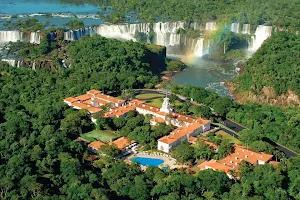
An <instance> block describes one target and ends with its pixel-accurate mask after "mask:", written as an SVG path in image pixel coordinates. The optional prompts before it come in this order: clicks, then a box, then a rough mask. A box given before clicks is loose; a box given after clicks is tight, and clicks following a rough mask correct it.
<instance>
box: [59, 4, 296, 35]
mask: <svg viewBox="0 0 300 200" xmlns="http://www.w3.org/2000/svg"><path fill="white" fill-rule="evenodd" d="M62 1H64V0H62ZM79 2H80V1H79ZM81 2H94V3H96V2H97V3H98V2H99V3H100V5H104V7H111V8H112V9H115V10H118V11H121V12H130V11H133V12H136V13H138V17H139V18H142V19H146V20H148V21H153V20H156V19H162V18H164V19H172V20H186V21H191V20H192V21H200V22H203V21H209V20H218V21H221V22H222V21H227V22H228V21H238V22H240V23H250V24H252V25H254V27H256V25H258V24H262V23H265V22H269V23H272V24H274V25H276V26H280V27H284V28H289V29H291V30H297V29H299V27H300V22H299V15H298V10H297V7H299V2H297V0H287V1H281V0H267V1H264V0H259V1H252V0H246V1H240V0H233V1H232V0H225V1H214V0H206V1H199V0H188V1H185V0H179V1H178V0H166V1H160V0H153V1H147V0H125V1H118V0H99V1H98V0H83V1H81Z"/></svg>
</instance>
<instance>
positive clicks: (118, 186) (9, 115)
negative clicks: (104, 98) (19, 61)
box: [0, 36, 300, 200]
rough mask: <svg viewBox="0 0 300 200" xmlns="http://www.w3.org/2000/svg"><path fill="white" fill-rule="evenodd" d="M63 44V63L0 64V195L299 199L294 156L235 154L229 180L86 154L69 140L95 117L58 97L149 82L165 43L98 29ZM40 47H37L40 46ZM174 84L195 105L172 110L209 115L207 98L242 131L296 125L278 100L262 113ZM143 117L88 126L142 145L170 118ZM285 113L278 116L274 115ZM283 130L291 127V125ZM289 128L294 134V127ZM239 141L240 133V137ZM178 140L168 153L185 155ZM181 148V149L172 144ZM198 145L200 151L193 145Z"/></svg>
mask: <svg viewBox="0 0 300 200" xmlns="http://www.w3.org/2000/svg"><path fill="white" fill-rule="evenodd" d="M48 45H51V44H48ZM45 46H46V44H45ZM34 47H35V46H34V45H32V48H34ZM26 48H29V47H28V46H26ZM64 48H65V54H66V55H65V56H66V57H67V58H66V62H67V63H68V64H71V66H70V67H69V68H63V67H57V68H56V71H51V70H50V69H47V68H43V69H37V70H32V69H31V68H26V67H22V68H14V67H9V66H8V65H7V64H6V63H4V62H1V63H0V88H1V93H0V138H1V141H0V152H1V154H0V155H1V157H0V180H1V181H0V189H1V191H0V195H1V196H0V197H1V199H118V198H119V199H120V198H121V199H141V200H142V199H162V200H164V199H174V200H175V199H187V200H188V199H191V200H192V199H241V198H242V199H272V200H273V199H278V200H279V199H280V200H281V199H298V198H299V187H298V185H299V182H300V177H299V174H300V173H299V172H300V168H299V166H300V164H299V163H300V158H299V156H298V157H295V158H291V159H289V160H286V159H282V161H281V164H280V165H279V166H277V167H273V166H271V165H268V164H267V165H265V166H259V167H256V168H253V167H251V166H249V165H248V164H247V163H245V164H243V165H244V166H242V167H241V180H239V181H237V182H234V181H232V180H230V179H229V178H228V177H227V176H226V175H225V173H222V172H216V171H212V170H207V171H201V172H199V173H197V174H195V175H192V174H189V173H187V172H181V171H163V170H160V169H158V168H151V167H150V168H148V169H147V170H146V172H142V171H140V168H139V166H138V165H135V164H133V165H130V166H129V165H127V164H126V163H124V162H123V161H122V160H121V161H118V160H114V159H112V158H111V157H109V156H108V157H100V158H98V159H96V160H93V159H91V157H89V156H88V153H87V150H86V149H87V145H86V144H84V143H80V142H76V141H74V139H75V138H77V137H78V136H79V135H80V134H82V133H86V132H89V131H90V130H92V129H94V128H95V127H94V126H95V125H94V124H93V123H92V122H91V121H90V116H89V114H88V113H87V112H85V111H84V110H81V111H75V110H73V109H72V108H70V107H68V106H67V105H64V103H63V101H62V100H63V99H64V98H65V97H67V96H72V95H79V94H82V93H84V92H86V91H87V90H89V89H92V88H97V89H100V90H105V91H113V90H122V89H131V88H139V87H141V88H142V87H153V85H154V84H156V83H157V82H158V76H157V74H158V73H160V71H162V70H164V69H165V67H166V66H165V49H164V48H158V47H157V46H153V45H150V46H149V45H145V44H140V43H134V42H121V41H117V40H112V39H105V38H102V37H100V36H93V37H85V38H83V39H81V40H80V41H75V42H72V43H69V44H68V45H67V46H66V47H64ZM48 50H49V49H48ZM19 51H20V50H19ZM41 54H42V56H45V55H44V54H47V51H45V52H41ZM58 66H59V65H58ZM171 68H172V67H171ZM174 90H176V93H179V94H182V95H184V96H187V97H191V98H193V99H194V100H195V101H197V102H200V103H203V104H205V105H203V106H201V107H197V106H196V107H195V106H191V105H190V104H189V102H187V103H186V104H184V105H183V106H182V107H180V108H178V109H180V111H182V112H185V113H192V114H193V115H197V116H206V117H210V116H211V110H210V107H212V108H213V110H214V111H215V112H218V113H220V114H222V115H225V116H226V115H227V116H231V115H234V116H240V117H239V118H238V117H236V120H238V121H242V120H246V119H248V118H249V119H248V121H246V122H247V123H249V124H246V125H247V126H248V127H249V128H250V129H251V130H252V129H253V130H256V129H255V128H256V126H258V125H261V127H265V130H264V129H263V130H264V131H263V132H259V133H258V134H257V135H258V136H257V137H256V139H257V140H259V139H262V136H264V134H266V132H265V131H267V130H268V133H270V134H271V133H274V130H275V129H274V127H277V128H278V131H277V132H276V134H277V133H279V132H280V131H282V130H287V132H286V134H291V132H290V131H291V129H292V128H293V127H294V129H293V131H294V130H295V131H296V130H297V131H299V122H298V121H297V119H298V118H297V115H295V114H297V113H293V112H296V111H295V110H291V111H288V112H287V111H286V113H285V112H284V111H282V110H281V109H280V108H272V109H274V112H271V111H272V109H271V110H270V109H269V108H266V110H265V111H264V112H265V114H260V113H261V112H262V110H261V109H255V108H252V107H251V106H248V107H246V106H242V105H238V104H235V103H233V102H232V101H231V100H230V99H228V98H226V97H219V96H218V95H217V94H216V93H214V92H211V91H207V90H205V89H203V88H200V87H179V86H174ZM268 109H269V110H268ZM234 112H238V113H237V114H234ZM246 113H248V115H246ZM251 113H254V114H251ZM275 114H276V115H275ZM257 116H259V118H257ZM272 117H273V118H272ZM250 119H251V120H250ZM148 120H149V118H148V117H147V116H145V117H143V116H141V115H137V114H136V113H130V114H129V116H128V117H127V118H124V119H118V120H117V119H112V121H106V120H104V121H103V120H102V121H101V120H100V119H99V120H98V122H99V123H98V126H99V127H98V128H99V129H101V128H102V127H105V126H110V128H112V129H115V130H119V132H120V133H121V135H124V136H128V137H130V138H132V139H136V140H138V141H140V142H141V144H145V145H148V148H152V147H153V146H155V144H154V142H155V139H156V138H158V137H160V136H163V135H166V134H167V132H169V130H170V127H168V126H163V125H161V126H158V127H157V128H155V129H154V128H153V129H152V128H150V127H149V126H148V125H147V123H146V122H147V121H148ZM259 120H260V121H259ZM285 121H286V124H284V123H283V122H285ZM258 122H259V123H261V124H258ZM279 123H281V124H280V125H279ZM269 126H271V128H272V127H273V129H269ZM286 127H289V128H286ZM293 134H296V135H297V132H293ZM245 135H247V133H245ZM298 135H299V134H298ZM272 136H273V135H272ZM259 137H261V138H259ZM266 137H269V135H266ZM282 137H283V138H284V139H286V140H287V142H286V143H285V144H288V145H289V146H292V147H294V149H297V145H299V144H297V143H295V144H294V143H292V144H289V142H290V141H291V139H290V138H289V137H287V136H286V135H283V136H282ZM291 137H294V138H293V140H294V141H297V138H295V137H296V136H294V135H291ZM270 138H271V139H273V140H275V139H276V138H273V137H270ZM243 141H246V142H247V137H245V139H243ZM248 142H253V143H254V142H255V141H248ZM280 142H281V140H280ZM184 145H185V144H182V145H181V146H179V147H178V149H175V151H174V152H173V154H174V156H176V157H177V158H178V159H179V160H182V161H189V160H192V159H193V157H190V155H191V154H193V152H195V151H196V150H192V149H190V148H186V147H185V146H184ZM221 145H223V146H224V148H223V149H224V150H223V151H221V152H224V153H226V151H228V148H227V147H228V144H221ZM294 145H295V146H294ZM256 146H259V145H256ZM265 146H266V145H265ZM259 147H260V146H259ZM197 148H198V149H202V150H201V151H200V150H197V152H198V154H197V155H196V156H197V157H202V158H204V157H206V158H210V157H211V156H213V155H212V154H211V151H210V150H209V149H207V147H206V146H201V145H200V146H199V147H197ZM298 148H299V147H298ZM182 149H186V151H184V153H178V152H182ZM203 149H204V150H207V153H205V155H204V154H199V153H200V152H203V151H204V150H203ZM261 150H262V149H261ZM297 150H298V149H297ZM216 156H218V157H219V156H222V155H221V153H220V154H218V155H216Z"/></svg>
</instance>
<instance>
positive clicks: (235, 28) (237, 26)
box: [231, 23, 240, 33]
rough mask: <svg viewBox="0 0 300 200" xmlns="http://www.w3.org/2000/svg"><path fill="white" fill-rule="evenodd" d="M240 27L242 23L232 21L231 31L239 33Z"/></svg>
mask: <svg viewBox="0 0 300 200" xmlns="http://www.w3.org/2000/svg"><path fill="white" fill-rule="evenodd" d="M239 29H240V24H239V23H232V24H231V32H233V33H239V32H240V31H239Z"/></svg>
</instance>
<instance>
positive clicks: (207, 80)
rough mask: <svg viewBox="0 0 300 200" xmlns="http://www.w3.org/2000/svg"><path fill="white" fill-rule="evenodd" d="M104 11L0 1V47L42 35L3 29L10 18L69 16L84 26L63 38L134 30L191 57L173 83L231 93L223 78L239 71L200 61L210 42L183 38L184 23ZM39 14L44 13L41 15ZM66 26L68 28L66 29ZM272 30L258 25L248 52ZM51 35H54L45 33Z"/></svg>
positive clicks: (128, 34)
mask: <svg viewBox="0 0 300 200" xmlns="http://www.w3.org/2000/svg"><path fill="white" fill-rule="evenodd" d="M98 11H100V12H101V13H108V12H110V11H109V10H107V11H102V10H100V9H99V8H98V7H96V6H93V5H90V4H83V5H80V6H76V5H74V4H62V3H60V2H58V1H56V0H39V1H38V0H15V1H13V2H12V1H11V0H1V3H0V45H3V44H5V43H8V42H9V41H12V42H16V41H17V40H21V41H28V42H31V43H34V44H39V43H40V33H39V32H38V31H37V32H31V33H30V34H29V35H28V34H27V35H26V36H24V34H23V33H22V32H20V31H15V30H5V27H4V26H3V25H4V24H5V23H6V22H7V21H8V20H10V21H11V22H12V23H14V22H15V21H17V20H25V19H29V18H35V19H37V20H39V21H40V22H42V23H46V22H49V23H50V24H53V25H54V26H55V27H66V25H65V24H66V23H67V22H69V21H70V20H74V19H79V20H82V21H83V22H84V24H85V26H86V28H82V29H77V30H69V31H66V32H65V33H64V38H65V40H69V41H73V40H77V39H80V38H81V37H82V36H86V35H94V34H98V35H101V36H103V37H108V38H116V39H121V40H134V41H135V40H136V33H139V34H141V36H142V37H146V40H145V41H147V42H151V43H154V44H159V45H163V46H166V47H167V54H168V56H169V57H172V55H171V54H176V56H175V59H178V57H179V56H180V55H182V53H183V52H182V50H183V51H184V53H186V54H189V55H191V57H192V58H190V59H189V60H187V61H186V62H187V63H188V64H190V65H191V67H189V68H187V69H186V70H185V71H183V72H180V73H177V74H176V75H175V76H174V81H175V82H176V83H178V84H189V85H194V86H203V87H207V88H211V89H213V90H215V91H217V92H218V93H219V94H220V95H227V96H230V93H229V92H228V90H227V88H226V87H225V85H224V82H225V81H226V80H230V79H232V78H233V77H234V76H236V75H237V69H236V67H235V65H233V64H219V63H214V62H211V61H206V60H203V59H201V57H202V56H203V55H205V54H207V53H208V52H209V48H210V45H211V40H209V39H204V38H202V36H201V37H199V38H187V37H186V36H181V35H180V34H179V33H178V30H179V29H185V28H186V25H185V24H184V22H180V21H178V22H156V23H153V24H150V23H137V21H135V19H132V20H130V22H131V24H129V23H127V24H118V25H115V24H106V23H105V22H104V21H103V20H102V19H100V18H99V15H98V14H97V12H98ZM42 13H47V14H48V15H47V16H46V15H44V14H42ZM189 27H190V28H192V29H195V30H201V31H214V30H217V28H218V26H217V24H216V22H206V23H199V22H193V23H191V24H190V25H189ZM66 28H68V27H66ZM230 30H231V31H232V32H234V33H240V34H251V33H250V24H239V23H237V22H235V23H232V24H231V29H230ZM150 31H152V33H153V37H152V38H151V40H150V37H149V32H150ZM271 32H272V27H271V26H265V25H259V26H258V27H257V29H256V32H255V33H254V34H253V33H252V34H253V35H252V39H251V40H250V39H249V51H251V52H254V51H256V50H257V49H258V48H259V47H260V46H261V45H262V43H263V42H264V40H266V39H267V38H268V37H270V35H271ZM49 37H50V38H52V39H54V38H55V33H52V35H50V36H49ZM180 51H181V52H180ZM5 59H6V60H7V62H8V63H10V65H12V66H16V65H17V63H18V62H17V61H14V60H13V59H12V58H5ZM191 60H192V62H191Z"/></svg>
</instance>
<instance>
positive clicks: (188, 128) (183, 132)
mask: <svg viewBox="0 0 300 200" xmlns="http://www.w3.org/2000/svg"><path fill="white" fill-rule="evenodd" d="M200 126H202V124H199V123H191V124H189V125H185V126H182V127H178V128H177V129H175V130H174V131H172V132H171V133H170V135H167V136H164V137H162V138H160V139H158V141H160V142H163V143H165V144H172V143H174V142H176V141H177V140H179V139H181V138H183V137H184V136H187V135H189V134H191V133H193V132H194V131H195V130H197V129H198V128H200Z"/></svg>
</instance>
